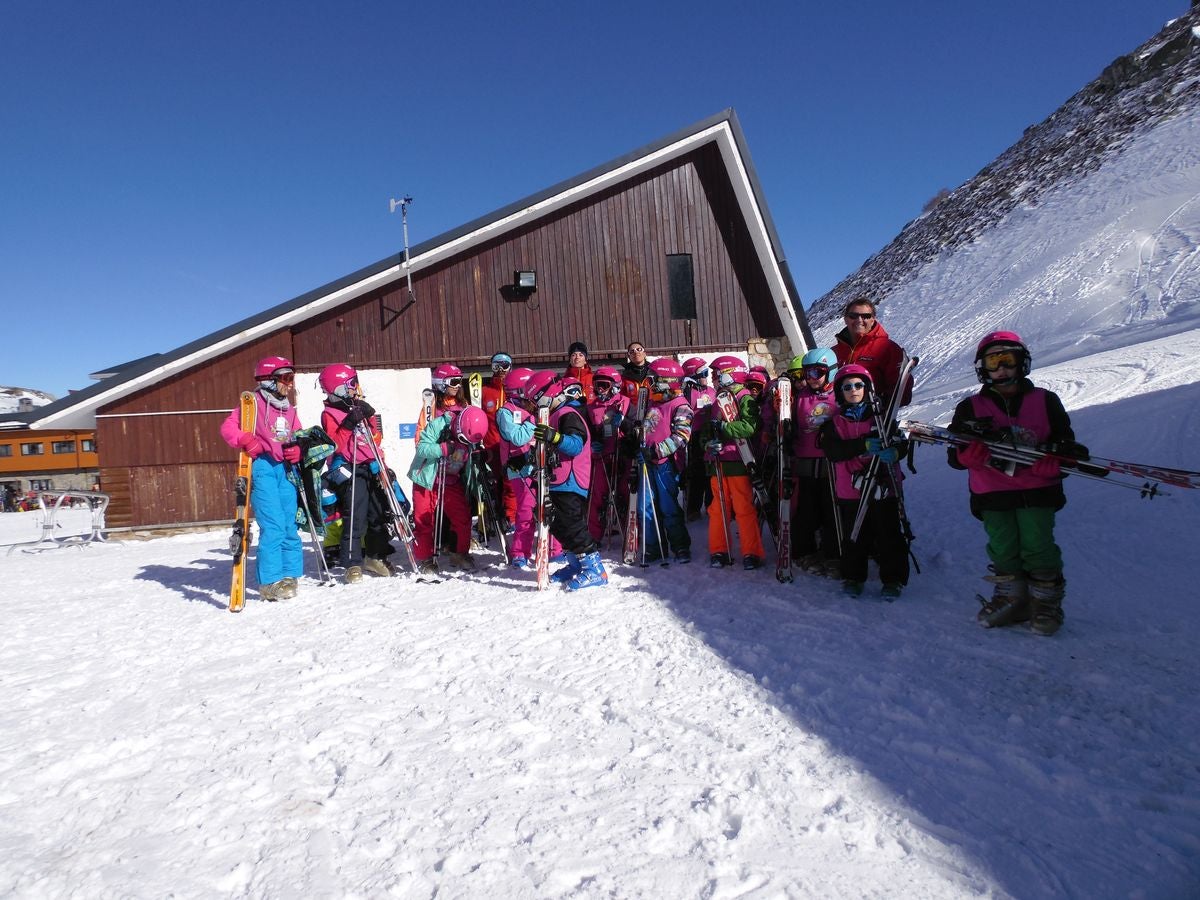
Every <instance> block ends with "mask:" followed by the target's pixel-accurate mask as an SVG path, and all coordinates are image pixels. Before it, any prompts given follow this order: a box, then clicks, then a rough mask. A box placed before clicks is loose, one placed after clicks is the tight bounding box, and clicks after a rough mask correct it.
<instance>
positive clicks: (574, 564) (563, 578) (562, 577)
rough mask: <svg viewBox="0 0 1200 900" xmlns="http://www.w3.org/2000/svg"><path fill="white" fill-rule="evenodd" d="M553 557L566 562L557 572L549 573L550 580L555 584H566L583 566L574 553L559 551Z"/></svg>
mask: <svg viewBox="0 0 1200 900" xmlns="http://www.w3.org/2000/svg"><path fill="white" fill-rule="evenodd" d="M555 559H557V560H560V561H561V562H565V563H566V565H565V566H563V567H562V568H561V569H559V570H558V571H557V572H552V573H551V574H550V580H551V581H553V582H554V583H555V584H566V583H567V582H568V581H570V580H571V579H572V578H574V577H575V576H576V575H578V574H579V572H580V570H581V569H582V568H583V564H582V563H580V561H579V557H577V556H576V555H575V554H574V553H560V554H559V555H558V556H556V557H555Z"/></svg>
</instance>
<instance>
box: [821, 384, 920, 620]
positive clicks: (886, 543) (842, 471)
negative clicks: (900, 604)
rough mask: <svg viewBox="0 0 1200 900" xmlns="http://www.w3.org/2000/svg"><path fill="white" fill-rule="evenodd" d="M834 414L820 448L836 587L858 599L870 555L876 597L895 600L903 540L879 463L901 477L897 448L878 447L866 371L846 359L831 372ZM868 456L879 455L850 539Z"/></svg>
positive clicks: (904, 578) (904, 563) (904, 570)
mask: <svg viewBox="0 0 1200 900" xmlns="http://www.w3.org/2000/svg"><path fill="white" fill-rule="evenodd" d="M833 391H834V396H835V397H836V398H837V403H838V412H837V414H836V415H834V416H833V418H831V419H829V421H827V422H825V423H824V424H823V425H822V426H821V430H820V432H819V435H820V446H821V449H822V450H823V451H824V453H825V457H826V459H828V460H829V463H830V465H831V466H832V468H833V483H834V489H835V491H836V493H837V503H838V512H839V515H840V516H841V520H842V566H841V568H842V579H843V581H842V590H843V591H844V592H845V593H846V594H847V595H848V596H850V597H861V596H862V592H863V587H864V585H865V584H866V581H867V563H868V560H869V559H870V557H872V556H874V557H875V560H876V561H877V562H878V563H879V580H880V581H882V582H883V588H882V590H881V592H880V593H881V594H882V596H883V597H884V598H885V599H887V600H895V599H896V598H897V597H899V596H900V595H901V593H903V591H904V586H905V585H906V584H908V542H907V541H906V540H905V537H904V528H903V525H902V523H901V519H900V505H899V501H898V499H897V497H896V495H895V490H896V488H895V487H894V482H893V481H892V479H891V478H889V477H888V476H887V474H886V473H885V472H883V470H882V467H883V466H891V467H892V476H894V478H895V479H896V481H898V480H899V479H900V478H901V477H902V476H901V474H900V467H899V466H897V465H896V462H897V460H898V459H899V458H900V452H901V450H902V449H903V448H902V447H901V446H898V445H897V444H896V443H892V444H890V445H888V446H884V442H883V440H882V438H881V436H880V435H879V434H878V433H877V432H876V430H875V423H874V418H873V415H874V403H873V398H872V394H873V388H872V386H871V373H870V372H868V371H867V369H866V367H865V366H860V365H858V364H857V363H851V364H850V365H847V366H842V367H841V368H839V369H838V370H837V375H836V377H835V378H834V382H833ZM872 456H878V457H879V464H877V466H876V471H877V473H878V474H877V476H876V480H875V488H876V489H877V493H873V494H872V495H871V496H870V498H869V499H868V506H867V510H866V518H865V520H864V521H863V525H862V530H861V531H860V532H859V535H858V539H857V540H851V539H850V535H851V532H852V530H853V526H854V519H855V515H856V514H857V512H858V506H859V501H860V500H861V498H862V489H861V487H860V480H861V479H860V478H859V477H857V476H860V475H861V474H862V473H864V471H865V470H867V469H868V468H869V466H870V460H871V457H872Z"/></svg>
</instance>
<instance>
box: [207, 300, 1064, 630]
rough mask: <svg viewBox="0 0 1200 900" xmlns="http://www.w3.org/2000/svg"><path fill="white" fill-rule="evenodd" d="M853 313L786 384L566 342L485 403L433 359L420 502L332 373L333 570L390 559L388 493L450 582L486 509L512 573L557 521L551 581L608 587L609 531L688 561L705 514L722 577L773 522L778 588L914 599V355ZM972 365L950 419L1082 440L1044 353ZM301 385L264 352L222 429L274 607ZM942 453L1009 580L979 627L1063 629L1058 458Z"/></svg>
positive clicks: (867, 308) (993, 347)
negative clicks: (796, 570) (906, 408)
mask: <svg viewBox="0 0 1200 900" xmlns="http://www.w3.org/2000/svg"><path fill="white" fill-rule="evenodd" d="M844 318H845V322H846V327H845V328H844V329H843V330H842V331H841V332H840V333H839V334H838V336H837V340H836V341H835V346H834V347H833V348H816V349H813V350H810V351H808V352H807V353H805V354H803V355H801V356H797V357H796V358H794V359H793V360H791V362H790V364H789V365H788V366H787V369H786V371H785V372H784V373H782V374H781V375H780V376H779V377H778V378H776V379H771V377H770V376H769V373H768V372H767V371H766V369H765V368H763V367H760V366H753V367H752V366H749V365H748V364H747V363H746V362H745V361H744V360H743V359H741V358H739V357H737V356H732V355H722V356H719V357H717V358H716V359H713V360H712V361H711V362H708V361H706V360H705V359H703V358H701V357H694V358H691V359H687V360H685V361H683V362H682V363H680V362H678V361H676V360H675V359H673V358H669V357H662V358H659V359H655V360H653V361H649V360H647V357H646V350H645V347H644V345H643V344H642V343H641V342H639V341H633V342H631V343H630V344H629V345H628V347H627V348H626V353H627V356H626V364H625V366H624V367H623V368H617V367H616V366H612V365H601V366H600V367H598V368H596V369H595V370H593V369H592V368H591V366H590V365H589V362H588V350H587V347H586V346H585V345H584V344H583V343H581V342H576V343H573V344H572V345H571V346H570V347H569V348H568V352H567V362H568V366H567V368H566V370H565V371H564V372H557V371H549V370H540V371H534V370H532V369H529V368H523V367H516V366H514V361H513V359H512V357H511V356H510V355H509V354H507V353H496V354H495V355H494V356H493V357H492V360H491V368H492V376H491V378H490V379H489V380H487V381H486V382H484V383H482V384H481V385H480V384H479V383H478V382H477V383H476V390H475V394H476V395H475V396H474V397H469V396H468V393H467V389H468V384H469V381H468V378H467V377H465V376H464V375H463V372H462V371H461V369H460V368H459V367H458V366H456V365H454V364H451V363H444V364H442V365H439V366H437V367H436V368H434V369H433V371H432V377H431V383H432V390H431V391H427V392H426V398H425V402H424V403H423V408H422V412H421V416H420V421H419V423H418V429H417V443H416V452H415V456H414V459H413V462H412V466H411V467H410V469H409V473H408V474H409V476H410V478H411V480H412V484H413V496H412V501H411V505H410V504H409V502H408V500H407V498H405V497H404V496H403V492H402V491H400V489H399V486H398V484H397V483H396V480H395V477H394V473H392V472H391V471H390V470H389V469H388V468H387V465H386V462H385V461H384V458H383V454H382V451H381V449H380V447H379V439H380V436H379V434H378V433H377V432H376V433H373V430H372V429H373V426H372V423H373V422H375V419H374V413H375V411H374V409H373V408H372V407H371V406H370V404H369V403H368V402H367V399H366V397H365V396H364V394H363V392H362V389H361V386H360V385H359V384H358V378H357V373H356V372H355V370H354V369H353V368H352V367H350V366H349V365H345V364H339V365H334V366H329V367H327V368H326V369H324V370H323V371H322V372H321V373H320V375H319V378H318V381H319V384H320V387H321V389H322V390H323V391H324V392H325V398H326V399H325V408H324V410H323V412H322V416H321V429H322V430H323V432H324V433H325V435H327V436H328V441H329V442H330V443H331V444H332V445H333V448H332V452H326V454H325V455H324V456H323V457H321V458H324V459H325V460H326V461H325V463H324V476H323V477H324V482H325V484H326V486H327V487H328V488H329V489H330V490H331V491H332V492H333V494H334V495H335V497H336V507H337V510H338V512H339V513H340V517H341V520H342V522H343V525H342V531H341V539H340V546H339V552H338V559H337V562H338V563H339V564H340V565H341V566H342V567H344V569H345V574H344V578H345V580H346V581H347V582H351V583H352V582H356V581H359V580H361V578H362V574H363V571H364V570H365V571H366V572H368V573H370V574H373V575H378V576H387V575H390V574H392V573H394V572H395V571H396V569H395V566H394V565H393V564H392V563H391V562H390V560H389V557H390V556H391V555H392V554H393V553H394V552H395V550H394V547H393V545H392V537H393V535H394V520H395V515H394V514H391V515H390V514H389V503H388V502H385V501H386V500H387V498H386V496H381V495H382V494H383V493H384V492H386V491H388V490H392V491H394V492H396V496H398V497H399V499H400V502H401V506H402V508H403V510H404V514H405V516H406V517H407V515H408V513H409V512H411V520H410V522H411V535H410V536H411V542H410V543H411V546H410V547H407V548H406V549H407V550H408V551H409V552H410V558H411V559H412V562H413V564H414V566H415V568H416V570H417V572H418V574H419V575H420V576H427V577H434V578H435V577H436V576H437V575H438V573H439V571H440V565H439V562H438V559H439V548H441V549H444V551H445V557H444V559H445V561H447V562H448V563H449V564H450V565H452V566H454V567H456V568H459V569H463V570H472V569H474V568H475V567H476V562H475V559H474V558H473V557H472V555H471V543H472V518H473V516H474V517H476V518H477V520H478V521H477V525H476V527H477V529H478V531H477V532H476V539H477V540H479V539H482V540H484V541H486V540H487V539H488V531H489V528H492V529H494V530H495V531H496V533H497V534H498V535H499V536H500V541H501V544H502V545H504V547H505V553H506V561H507V563H508V564H509V565H511V566H512V567H514V568H516V569H530V568H533V567H535V566H536V565H537V562H535V560H536V557H537V554H538V550H539V547H538V541H539V533H538V529H539V524H541V525H542V526H543V527H544V526H545V525H546V524H548V531H549V538H548V540H546V539H545V538H542V540H543V541H544V543H545V544H546V545H547V546H545V547H544V549H543V550H542V552H543V553H544V554H545V556H547V557H550V558H552V560H553V561H557V562H559V563H561V564H562V565H561V568H559V569H558V570H557V571H556V572H554V573H553V574H552V575H550V576H549V577H550V580H552V581H555V582H558V583H560V584H562V585H563V586H564V588H566V589H567V590H579V589H583V588H587V587H594V586H598V585H602V584H604V583H606V582H607V580H608V574H607V571H606V569H605V565H604V561H603V560H602V559H601V555H600V552H601V549H602V547H603V546H605V545H606V543H607V542H608V540H609V538H611V537H614V536H618V535H623V544H624V553H623V554H622V559H623V560H624V562H626V563H628V564H640V565H643V566H647V565H650V564H652V563H655V562H661V563H662V564H664V565H666V564H668V563H669V562H670V561H674V562H676V563H688V562H690V561H691V537H690V534H689V532H688V527H687V522H688V521H689V520H695V519H698V518H699V517H700V514H701V510H702V509H706V510H707V516H708V528H707V532H708V554H709V563H710V565H711V566H712V567H714V568H725V567H728V566H731V565H733V563H734V561H735V558H734V547H733V544H734V540H733V534H734V532H735V531H736V535H737V542H738V544H739V549H740V556H741V561H742V567H743V568H744V569H757V568H759V567H761V566H762V565H764V561H765V559H766V555H767V554H766V550H765V548H764V542H763V525H764V524H766V525H768V526H769V528H768V531H769V533H770V534H771V535H772V537H773V539H774V541H775V545H776V548H775V555H776V557H777V560H778V562H777V569H776V572H777V575H778V576H779V577H780V579H781V580H791V561H792V560H793V559H794V560H796V562H797V564H798V566H799V567H800V568H802V569H803V570H805V571H808V572H810V573H812V574H816V575H824V576H830V577H834V578H838V579H840V580H841V582H842V587H843V590H844V592H845V593H846V594H847V595H850V596H855V597H857V596H860V595H861V594H862V593H863V590H864V586H865V583H866V581H867V577H868V564H869V561H870V560H871V559H874V560H875V561H876V563H877V565H878V572H879V578H880V581H881V582H882V585H881V593H882V595H883V596H884V597H885V598H886V599H889V600H891V599H895V598H897V597H899V596H900V595H901V593H902V591H903V589H904V587H905V585H906V584H907V583H908V579H909V556H910V552H909V544H910V541H911V539H912V534H911V531H910V530H909V526H908V522H907V518H906V515H905V511H904V503H903V487H902V482H903V476H902V475H901V472H900V465H899V461H900V459H901V457H902V456H903V455H904V454H905V450H906V445H905V442H904V441H903V440H902V437H901V436H900V435H899V434H898V433H897V431H896V428H895V420H896V413H897V411H898V409H899V408H900V407H901V406H903V405H905V404H906V403H907V402H908V401H909V399H910V397H911V392H912V377H911V370H912V367H913V366H914V365H915V360H910V359H909V358H908V357H907V356H906V354H905V353H904V351H903V350H902V349H901V348H900V347H898V346H897V345H896V344H895V343H894V342H893V341H891V339H890V338H889V337H888V336H887V333H886V331H884V330H883V327H882V325H881V324H880V323H879V322H877V321H875V306H874V304H873V303H872V302H871V300H870V299H869V298H866V297H860V298H857V299H856V300H854V301H852V302H851V303H850V304H848V305H847V307H846V309H845V310H844ZM975 367H976V372H977V374H978V377H979V380H980V382H981V383H982V385H983V387H982V388H981V390H980V391H979V393H978V394H976V395H975V396H973V397H970V398H968V399H967V400H964V401H963V402H962V403H961V404H960V405H959V407H958V409H957V410H956V411H955V417H954V423H953V424H952V426H951V428H952V429H953V428H961V429H963V430H964V431H966V430H969V428H970V427H972V426H973V425H974V423H977V422H979V421H981V420H986V421H987V422H989V423H991V424H992V425H993V426H994V427H996V428H999V429H1004V430H1006V433H1008V434H1018V435H1020V438H1021V440H1023V441H1028V442H1032V443H1038V444H1041V443H1044V442H1046V441H1073V440H1074V435H1073V433H1072V432H1071V427H1070V422H1069V419H1068V417H1067V414H1066V412H1065V411H1064V410H1063V407H1062V403H1061V401H1060V400H1059V399H1058V397H1057V396H1056V395H1054V394H1053V393H1051V392H1049V391H1046V390H1043V389H1041V388H1035V387H1034V386H1033V385H1032V383H1031V382H1030V381H1029V380H1028V377H1027V376H1028V374H1029V369H1030V355H1029V351H1028V349H1027V348H1026V347H1025V346H1024V344H1023V343H1022V341H1021V340H1020V338H1019V337H1018V336H1017V335H1015V334H1013V333H1012V332H1005V331H998V332H993V333H992V334H989V335H988V336H987V337H985V338H984V339H983V340H982V341H980V343H979V345H978V348H977V353H976V362H975ZM294 377H295V375H294V368H293V367H292V365H291V363H290V362H289V361H288V360H286V359H283V358H280V357H270V358H268V359H265V360H263V361H262V362H260V363H259V364H258V366H257V368H256V371H255V378H256V380H257V382H258V391H257V402H258V406H259V415H258V416H257V419H256V425H255V428H254V431H253V432H252V433H247V432H242V431H241V430H239V427H238V425H239V423H238V419H237V411H235V412H234V413H233V414H231V415H230V417H229V419H228V420H226V422H225V424H224V425H223V426H222V435H223V436H224V437H225V439H226V441H227V442H228V443H229V444H230V445H231V446H234V447H236V448H238V449H240V450H242V451H243V452H245V453H248V454H249V455H250V456H252V457H254V462H253V476H254V477H253V481H252V487H251V504H252V506H253V508H254V510H255V513H256V517H257V519H258V522H259V526H260V532H261V537H260V543H259V551H258V557H257V569H258V580H259V585H260V593H261V595H262V597H263V598H264V599H268V600H275V599H286V598H289V597H291V596H294V595H295V591H296V579H297V578H298V577H299V576H300V574H301V553H300V542H299V538H298V536H297V534H296V527H295V525H294V522H295V520H296V515H295V513H296V510H297V505H298V502H297V499H296V498H297V492H296V489H295V487H294V486H293V484H292V483H289V480H288V474H287V473H288V470H289V469H293V468H294V467H296V466H297V465H299V464H300V463H301V446H302V445H303V442H297V441H296V440H295V436H296V435H297V434H298V433H300V423H299V422H298V420H297V419H296V414H295V410H294V408H292V407H291V405H290V403H289V399H288V392H289V389H290V388H291V386H292V384H293V381H294ZM308 446H311V445H308ZM949 462H950V464H951V465H952V466H954V467H956V468H965V469H967V470H968V471H969V473H970V491H971V509H972V512H973V513H974V514H975V515H976V516H977V517H979V518H981V519H982V520H983V523H984V527H985V529H986V532H987V535H988V547H987V552H988V555H989V558H990V560H991V563H992V566H991V568H992V574H991V575H990V576H989V580H991V581H992V582H993V585H994V587H993V593H992V597H991V598H986V599H984V606H983V609H982V610H981V612H980V613H979V621H980V623H981V624H983V625H985V626H988V627H993V626H997V625H1006V624H1011V623H1012V622H1018V621H1031V627H1032V628H1033V630H1035V631H1036V632H1038V633H1041V634H1052V633H1053V632H1054V631H1055V630H1057V628H1058V626H1059V625H1060V624H1061V622H1062V597H1063V585H1064V584H1065V582H1064V581H1063V578H1062V560H1061V554H1060V552H1059V550H1058V548H1057V546H1056V545H1055V543H1054V538H1053V525H1054V516H1055V511H1056V510H1057V509H1059V508H1061V506H1062V504H1063V503H1064V502H1065V500H1064V495H1063V491H1062V486H1061V480H1062V475H1061V472H1060V471H1059V470H1058V468H1057V467H1056V465H1055V463H1054V458H1053V457H1048V458H1046V459H1043V460H1039V461H1038V463H1036V464H1034V465H1032V466H1021V467H1018V468H1019V469H1020V471H1019V472H1017V473H1016V474H1015V475H1014V474H1013V473H1012V472H1011V471H1007V472H1001V471H1000V469H999V468H998V462H997V461H996V460H993V459H992V458H991V453H990V450H989V446H988V444H987V443H985V442H983V441H972V442H970V443H966V444H965V445H964V444H960V445H956V446H952V447H951V448H950V451H949ZM1009 468H1010V469H1011V468H1012V467H1011V466H1010V467H1009ZM293 481H295V479H294V478H293ZM681 495H682V499H681ZM864 496H865V499H864ZM301 505H302V504H301ZM391 506H392V507H393V508H394V507H395V504H394V503H393V504H391ZM406 524H408V523H406ZM389 528H392V529H393V530H392V531H389ZM506 537H507V538H508V540H507V543H506V542H505V538H506ZM543 565H544V563H543Z"/></svg>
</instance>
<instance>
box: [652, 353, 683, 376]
mask: <svg viewBox="0 0 1200 900" xmlns="http://www.w3.org/2000/svg"><path fill="white" fill-rule="evenodd" d="M650 374H651V375H653V376H654V377H655V378H661V379H665V380H674V379H677V378H682V377H683V366H681V365H679V363H677V362H675V360H673V359H671V357H669V356H662V357H659V358H658V359H656V360H655V361H654V362H652V363H650Z"/></svg>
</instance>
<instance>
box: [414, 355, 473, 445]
mask: <svg viewBox="0 0 1200 900" xmlns="http://www.w3.org/2000/svg"><path fill="white" fill-rule="evenodd" d="M430 386H431V387H432V388H433V414H432V415H427V414H426V410H425V408H424V406H422V408H421V412H420V415H418V416H417V437H416V440H417V442H418V443H420V441H421V435H422V434H424V432H425V426H426V425H428V424H429V421H430V419H433V418H436V417H437V416H440V415H441V414H442V413H444V412H447V411H448V410H452V409H459V408H461V407H463V406H467V405H468V403H467V398H466V392H465V391H464V390H463V373H462V369H460V368H459V367H458V366H456V365H454V363H441V364H440V365H437V366H435V367H434V369H433V372H432V374H431V376H430Z"/></svg>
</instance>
